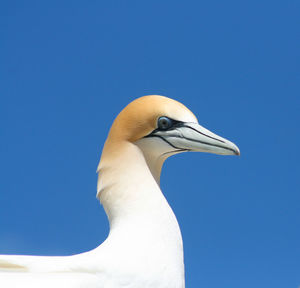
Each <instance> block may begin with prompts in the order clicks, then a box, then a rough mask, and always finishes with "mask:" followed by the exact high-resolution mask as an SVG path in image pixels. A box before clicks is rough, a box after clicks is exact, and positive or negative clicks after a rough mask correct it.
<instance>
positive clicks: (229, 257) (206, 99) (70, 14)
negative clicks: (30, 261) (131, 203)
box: [0, 0, 300, 288]
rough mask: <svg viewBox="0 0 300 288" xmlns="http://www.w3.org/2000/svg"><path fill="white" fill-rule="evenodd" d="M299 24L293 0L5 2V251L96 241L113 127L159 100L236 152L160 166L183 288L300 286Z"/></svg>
mask: <svg viewBox="0 0 300 288" xmlns="http://www.w3.org/2000/svg"><path fill="white" fill-rule="evenodd" d="M299 15H300V2H299V1H297V0H294V1H290V0H285V1H265V0H252V1H231V0H229V1H221V0H219V1H177V0H176V1H174V0H172V1H171V0H169V1H157V0H153V1H131V0H128V1H124V0H123V1H8V0H6V1H1V4H0V39H1V40H0V42H1V44H0V63H1V64H0V97H1V101H0V139H1V141H0V159H1V161H0V175H1V176H0V179H1V181H0V253H2V254H4V253H6V254H12V253H15V254H40V255H69V254H73V253H79V252H83V251H86V250H89V249H92V248H94V247H96V246H97V245H98V244H100V243H101V242H102V241H103V240H104V239H105V237H106V235H107V233H108V222H107V219H106V216H105V214H104V212H103V209H102V207H101V206H100V204H99V203H98V201H97V200H96V198H95V195H96V173H95V171H96V167H97V164H98V160H99V157H100V154H101V149H102V145H103V143H104V141H105V138H106V135H107V132H108V129H109V127H110V125H111V123H112V121H113V119H114V117H115V116H116V115H117V113H118V112H119V111H120V110H121V109H122V108H123V107H124V106H125V105H126V104H127V103H128V102H130V101H132V100H133V99H134V98H136V97H139V96H142V95H147V94H162V95H166V96H169V97H171V98H174V99H177V100H179V101H181V102H183V103H184V104H185V105H186V106H188V107H189V108H190V109H191V110H192V111H193V112H194V113H195V114H196V115H197V117H198V119H199V122H200V123H201V124H202V125H203V126H205V127H207V128H209V129H210V130H212V131H214V132H216V133H218V134H220V135H222V136H224V137H226V138H228V139H230V140H232V141H233V142H235V143H236V144H237V145H238V146H239V147H240V150H241V153H242V155H241V157H221V156H217V155H209V154H201V153H190V154H188V153H186V154H182V155H178V156H176V157H173V158H171V159H169V160H168V161H167V162H166V165H165V167H164V171H163V175H162V188H163V191H164V193H165V195H166V197H167V199H168V200H169V202H170V204H171V206H172V207H173V209H174V211H175V213H176V215H177V217H178V220H179V223H180V226H181V228H182V233H183V239H184V247H185V263H186V282H187V287H206V288H215V287H216V288H220V287H225V288H228V287H230V288H240V287H243V288H248V287H249V288H250V287H251V288H253V287H272V288H277V287H284V288H286V287H298V286H299V285H300V159H299V147H300V129H299V124H300V68H299V67H300V56H299V55H300V52H299V51H300V33H299V31H300V17H299Z"/></svg>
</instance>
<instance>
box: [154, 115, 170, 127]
mask: <svg viewBox="0 0 300 288" xmlns="http://www.w3.org/2000/svg"><path fill="white" fill-rule="evenodd" d="M172 125H173V123H172V120H171V119H169V118H168V117H165V116H162V117H159V118H158V120H157V127H158V129H161V130H167V129H169V128H170V127H172Z"/></svg>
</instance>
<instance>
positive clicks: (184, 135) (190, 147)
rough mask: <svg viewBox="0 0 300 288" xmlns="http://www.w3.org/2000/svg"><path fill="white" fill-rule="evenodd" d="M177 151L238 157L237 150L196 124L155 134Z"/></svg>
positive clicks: (238, 152) (226, 141) (186, 124)
mask: <svg viewBox="0 0 300 288" xmlns="http://www.w3.org/2000/svg"><path fill="white" fill-rule="evenodd" d="M157 134H159V135H157V136H160V137H162V138H164V139H165V140H166V141H167V142H168V143H169V144H170V145H172V146H173V147H175V148H177V149H181V150H187V151H195V152H208V153H214V154H220V155H240V150H239V148H238V147H237V146H236V145H235V144H234V143H232V142H230V141H229V140H227V139H225V138H222V137H220V136H218V135H216V134H214V133H212V132H210V131H209V130H207V129H205V128H204V127H202V126H201V125H199V124H197V123H182V125H180V126H178V127H176V128H175V129H172V130H169V131H164V132H159V133H157Z"/></svg>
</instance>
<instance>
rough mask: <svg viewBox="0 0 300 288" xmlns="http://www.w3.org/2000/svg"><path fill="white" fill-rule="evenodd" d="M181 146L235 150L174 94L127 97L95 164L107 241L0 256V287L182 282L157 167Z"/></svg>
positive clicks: (164, 287) (163, 287)
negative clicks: (59, 251)
mask: <svg viewBox="0 0 300 288" xmlns="http://www.w3.org/2000/svg"><path fill="white" fill-rule="evenodd" d="M186 151H196V152H197V151H198V152H210V153H215V154H222V155H239V153H240V152H239V149H238V148H237V146H236V145H235V144H233V143H232V142H230V141H228V140H226V139H224V138H222V137H220V136H217V135H215V134H214V133H212V132H210V131H208V130H207V129H205V128H204V127H202V126H200V125H199V124H198V121H197V119H196V117H195V116H194V114H193V113H192V112H191V111H190V110H189V109H188V108H186V107H185V106H184V105H183V104H181V103H179V102H177V101H175V100H172V99H170V98H167V97H164V96H157V95H152V96H144V97H141V98H138V99H136V100H134V101H133V102H131V103H130V104H129V105H128V106H126V107H125V108H124V109H123V110H122V111H121V113H120V114H119V115H118V116H117V118H116V119H115V121H114V122H113V125H112V127H111V129H110V132H109V135H108V138H107V140H106V142H105V145H104V148H103V151H102V155H101V159H100V163H99V166H98V170H97V172H98V173H99V176H98V185H97V198H98V199H99V200H100V202H101V203H102V205H103V207H104V209H105V212H106V214H107V216H108V219H109V224H110V232H109V235H108V237H107V239H106V240H105V241H104V242H103V243H102V244H101V245H100V246H98V247H97V248H95V249H93V250H91V251H88V252H84V253H81V254H77V255H72V256H62V257H60V256H57V257H56V256H55V257H49V256H18V255H0V287H1V288H12V287H13V288H29V287H30V288H37V287H38V288H41V287H43V288H49V287H55V288H78V287H91V288H94V287H95V288H96V287H99V288H125V287H126V288H146V287H149V288H152V287H153V288H171V287H172V288H183V287H184V286H185V280H184V259H183V244H182V238H181V232H180V228H179V225H178V222H177V220H176V217H175V215H174V213H173V211H172V209H171V208H170V206H169V204H168V202H167V201H166V199H165V197H164V195H163V194H162V192H161V190H160V173H161V168H162V166H163V163H164V161H165V160H166V159H167V158H168V157H169V156H171V155H174V154H178V153H181V152H186Z"/></svg>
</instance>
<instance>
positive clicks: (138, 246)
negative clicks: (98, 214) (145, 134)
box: [97, 142, 184, 287]
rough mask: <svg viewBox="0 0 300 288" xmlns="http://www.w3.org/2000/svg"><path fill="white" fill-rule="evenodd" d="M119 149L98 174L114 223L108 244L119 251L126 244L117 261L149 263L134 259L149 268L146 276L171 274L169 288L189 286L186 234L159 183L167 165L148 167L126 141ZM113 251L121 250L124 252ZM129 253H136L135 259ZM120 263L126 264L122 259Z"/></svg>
mask: <svg viewBox="0 0 300 288" xmlns="http://www.w3.org/2000/svg"><path fill="white" fill-rule="evenodd" d="M118 148H119V149H118V153H117V155H115V156H114V157H106V156H107V155H105V153H106V152H107V151H106V152H105V151H104V154H103V156H102V159H101V162H100V164H99V169H98V170H99V178H98V187H99V189H98V194H97V196H98V197H99V199H100V201H101V203H102V205H103V207H104V209H105V211H106V214H107V216H108V219H109V223H110V234H109V237H108V239H107V240H106V243H107V245H109V246H114V245H115V246H120V244H119V243H120V239H122V249H120V251H119V253H118V257H120V258H122V255H123V257H124V261H125V262H126V265H127V266H128V265H130V264H128V258H132V257H133V258H137V257H140V258H145V257H146V259H147V262H146V263H145V259H135V261H133V262H132V263H139V265H142V266H143V265H146V266H147V265H148V266H147V267H145V269H147V271H149V269H150V270H151V269H152V270H153V269H154V270H153V271H154V272H153V273H154V274H155V273H156V274H164V276H163V277H167V275H168V274H169V275H168V277H169V278H171V277H172V278H173V280H171V281H174V286H172V285H171V286H166V287H184V265H183V248H182V238H181V233H180V229H179V226H178V223H177V220H176V217H175V215H174V213H173V211H172V209H171V208H170V206H169V204H168V203H167V201H166V199H165V197H164V196H163V194H162V193H161V190H160V187H159V183H158V182H159V176H160V169H161V165H162V164H163V161H160V162H161V165H160V167H159V165H158V164H157V163H160V162H159V161H154V162H153V163H155V166H156V167H149V166H148V165H149V163H147V161H146V160H145V157H144V154H143V153H142V151H141V150H140V148H139V147H138V146H136V145H135V144H132V143H129V142H126V143H124V144H123V145H122V146H121V147H118ZM107 159H109V160H107ZM148 162H149V161H148ZM150 165H152V164H150ZM153 169H159V172H157V171H156V172H155V173H153ZM151 170H152V171H151ZM153 174H156V175H155V176H153ZM113 249H114V251H118V249H119V248H118V247H114V248H113ZM130 249H132V250H134V251H135V253H133V254H131V253H130ZM124 250H128V251H124ZM131 252H132V251H131ZM121 262H122V259H119V263H121ZM159 277H162V276H159ZM168 277H167V278H166V279H168ZM167 281H170V279H168V280H167ZM175 283H176V284H175ZM169 284H170V282H169ZM162 287H164V286H162Z"/></svg>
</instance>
